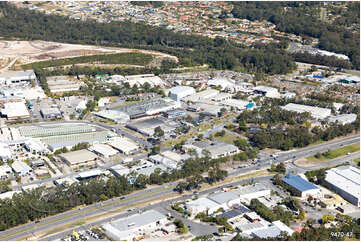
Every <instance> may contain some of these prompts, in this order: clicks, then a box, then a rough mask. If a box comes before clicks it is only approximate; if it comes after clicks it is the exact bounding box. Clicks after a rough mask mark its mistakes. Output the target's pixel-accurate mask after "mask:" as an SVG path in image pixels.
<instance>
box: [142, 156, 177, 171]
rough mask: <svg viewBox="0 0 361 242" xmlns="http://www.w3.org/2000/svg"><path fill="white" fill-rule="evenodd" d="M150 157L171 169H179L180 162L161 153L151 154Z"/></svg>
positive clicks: (154, 161)
mask: <svg viewBox="0 0 361 242" xmlns="http://www.w3.org/2000/svg"><path fill="white" fill-rule="evenodd" d="M148 159H149V160H150V161H151V162H153V163H154V164H156V165H158V164H162V165H164V166H165V167H167V168H169V169H177V168H178V164H177V162H176V161H174V160H171V159H169V158H167V157H164V156H162V155H159V154H156V155H151V156H149V157H148Z"/></svg>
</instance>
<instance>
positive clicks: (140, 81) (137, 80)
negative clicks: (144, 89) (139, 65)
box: [124, 74, 166, 87]
mask: <svg viewBox="0 0 361 242" xmlns="http://www.w3.org/2000/svg"><path fill="white" fill-rule="evenodd" d="M124 82H128V83H129V85H130V86H131V87H132V86H134V85H137V86H143V85H144V84H145V83H148V84H149V85H150V86H151V87H155V86H165V85H166V83H165V82H164V81H163V80H162V79H161V78H160V77H159V76H155V75H154V74H142V75H132V76H125V80H124Z"/></svg>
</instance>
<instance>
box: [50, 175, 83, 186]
mask: <svg viewBox="0 0 361 242" xmlns="http://www.w3.org/2000/svg"><path fill="white" fill-rule="evenodd" d="M77 182H79V181H78V180H77V179H75V178H73V177H64V178H60V179H58V180H55V181H54V184H55V185H56V186H60V187H62V188H68V187H69V186H71V185H72V184H74V183H77Z"/></svg>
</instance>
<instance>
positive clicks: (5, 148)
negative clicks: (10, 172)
mask: <svg viewBox="0 0 361 242" xmlns="http://www.w3.org/2000/svg"><path fill="white" fill-rule="evenodd" d="M11 158H12V152H11V150H10V147H9V145H8V144H7V143H3V142H0V159H1V160H2V161H8V160H10V159H11Z"/></svg>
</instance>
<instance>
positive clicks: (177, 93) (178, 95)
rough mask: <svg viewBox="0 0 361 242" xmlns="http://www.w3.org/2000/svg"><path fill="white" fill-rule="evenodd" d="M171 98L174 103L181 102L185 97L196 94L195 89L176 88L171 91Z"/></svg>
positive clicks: (186, 87)
mask: <svg viewBox="0 0 361 242" xmlns="http://www.w3.org/2000/svg"><path fill="white" fill-rule="evenodd" d="M169 93H170V98H171V99H173V100H174V101H178V102H179V101H181V100H182V99H183V98H184V97H187V96H189V95H192V94H194V93H196V91H195V90H194V88H193V87H188V86H176V87H173V88H171V89H169Z"/></svg>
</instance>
